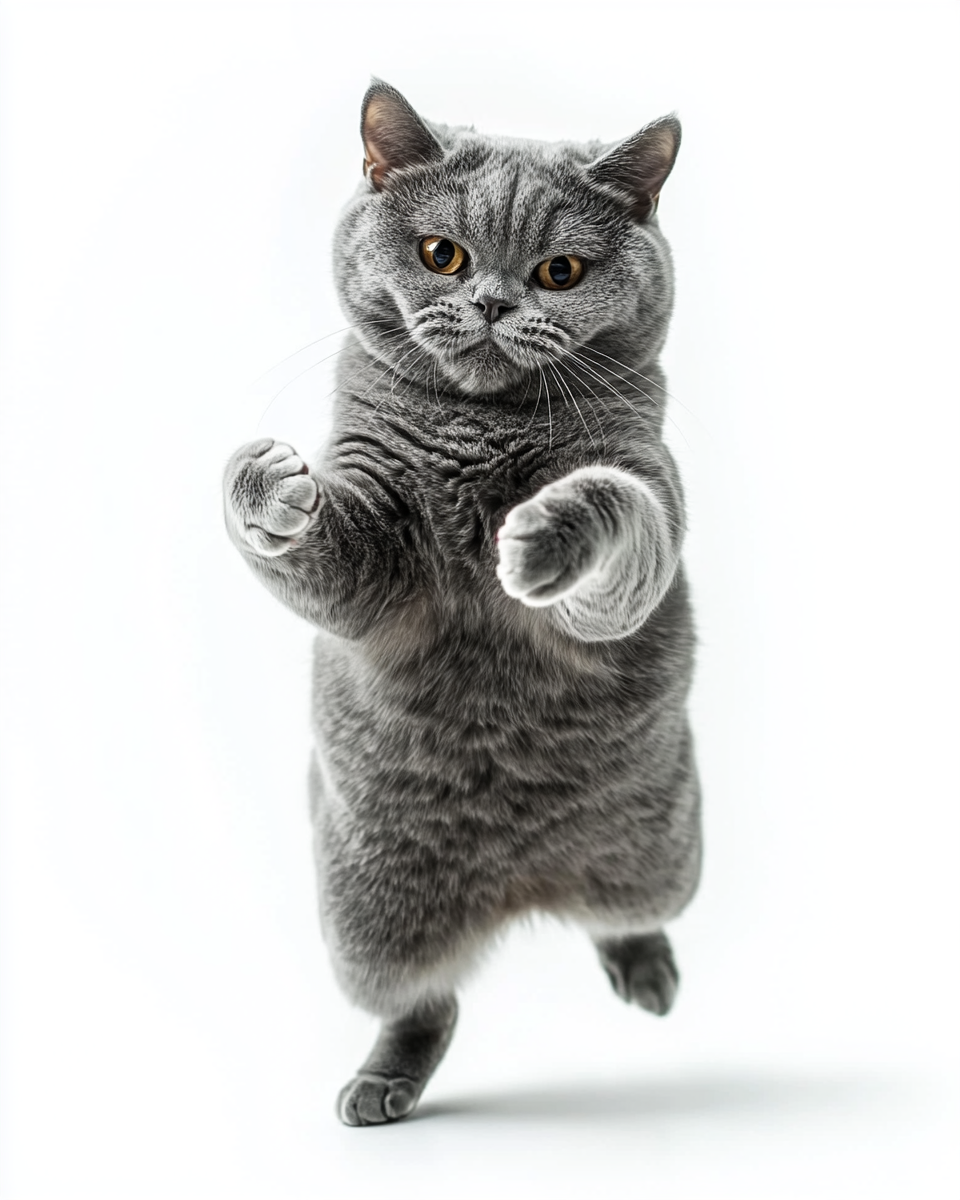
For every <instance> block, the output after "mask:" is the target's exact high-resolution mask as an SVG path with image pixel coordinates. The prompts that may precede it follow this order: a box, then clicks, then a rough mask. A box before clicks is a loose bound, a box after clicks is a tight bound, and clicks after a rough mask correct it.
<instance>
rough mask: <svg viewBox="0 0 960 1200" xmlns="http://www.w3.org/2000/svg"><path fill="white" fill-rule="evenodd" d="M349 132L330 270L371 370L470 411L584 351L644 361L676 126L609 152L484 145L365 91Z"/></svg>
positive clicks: (660, 274)
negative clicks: (358, 137) (351, 144)
mask: <svg viewBox="0 0 960 1200" xmlns="http://www.w3.org/2000/svg"><path fill="white" fill-rule="evenodd" d="M361 132H362V136H363V143H364V152H365V156H366V157H365V159H364V180H363V183H362V185H361V187H360V189H359V191H358V194H357V195H356V196H355V197H354V200H353V201H352V203H351V204H350V205H349V206H348V208H347V210H346V212H345V213H344V215H343V218H342V220H341V222H340V225H339V228H338V231H337V238H336V243H335V269H336V277H337V284H338V288H339V292H340V298H341V302H342V304H343V306H344V309H345V311H346V313H347V316H348V318H349V319H350V321H351V322H353V323H355V324H356V333H357V335H358V337H359V338H360V340H361V341H362V342H363V343H364V344H365V345H366V346H367V347H368V348H369V349H370V350H371V351H372V352H373V353H374V354H375V355H376V356H377V357H378V358H380V359H382V360H383V361H384V362H385V363H387V364H389V365H391V366H395V367H397V368H398V369H399V370H400V371H401V372H402V373H403V374H404V375H406V376H408V377H412V378H421V379H424V380H427V379H430V378H435V377H436V375H439V378H440V381H441V386H445V387H451V386H452V387H455V388H459V389H460V390H462V391H463V392H466V393H469V394H472V395H483V394H490V393H496V392H501V391H504V390H505V389H508V388H513V387H516V386H517V385H518V384H520V383H522V382H523V381H525V380H527V379H529V378H534V379H535V378H536V377H537V374H538V369H540V368H543V369H546V368H547V367H548V366H549V365H552V364H556V363H558V361H562V360H563V359H564V358H565V357H567V356H568V355H572V354H577V353H580V352H581V350H582V348H584V347H589V346H605V347H607V348H613V349H614V351H615V354H616V357H619V358H621V359H622V358H623V357H624V356H625V355H626V354H629V358H630V360H631V361H632V362H634V363H637V361H638V360H640V361H644V360H648V359H650V358H652V357H653V356H655V355H656V354H657V352H658V351H659V349H660V347H661V345H662V343H663V340H664V338H665V336H666V329H667V322H668V320H669V316H670V309H671V306H672V299H673V277H672V268H671V263H670V254H669V250H668V249H667V246H666V243H665V241H664V239H663V236H662V235H661V233H660V230H659V227H658V224H657V221H656V215H655V214H656V209H657V200H658V197H659V193H660V189H661V187H662V186H663V183H664V181H665V180H666V178H667V176H668V175H669V173H670V171H671V169H672V167H673V164H674V160H675V158H676V154H677V149H678V147H679V144H680V125H679V122H678V121H677V120H676V118H675V117H672V116H671V117H663V118H661V119H660V120H658V121H654V122H653V123H652V124H650V125H647V126H646V127H645V128H644V129H642V130H641V131H640V132H639V133H637V134H635V135H634V136H633V137H631V138H628V139H627V140H626V141H625V142H621V143H619V144H618V145H615V146H613V147H605V146H603V145H601V144H600V143H598V142H595V143H590V144H587V145H577V144H573V143H558V144H548V143H543V142H531V141H521V140H517V139H512V138H495V137H485V136H482V135H480V134H477V133H476V132H474V130H473V129H468V128H448V127H446V126H440V125H434V124H428V123H427V122H426V121H424V120H423V119H422V118H421V117H419V116H418V115H417V114H416V113H415V112H414V110H413V109H412V108H411V107H410V105H409V104H408V103H407V102H406V100H404V98H403V97H402V96H401V95H400V94H399V92H397V91H395V90H394V89H393V88H391V87H389V86H388V85H387V84H385V83H381V82H379V81H375V82H374V83H373V85H372V86H371V88H370V90H369V91H368V92H367V95H366V97H365V99H364V103H363V112H362V122H361ZM608 352H609V350H608ZM571 361H574V362H575V361H576V360H575V359H574V360H571Z"/></svg>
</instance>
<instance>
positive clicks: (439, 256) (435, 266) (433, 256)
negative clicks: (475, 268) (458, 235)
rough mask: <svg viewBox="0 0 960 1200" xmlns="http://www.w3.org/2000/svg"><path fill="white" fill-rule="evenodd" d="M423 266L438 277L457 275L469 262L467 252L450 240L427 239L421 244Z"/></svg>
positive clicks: (440, 238)
mask: <svg viewBox="0 0 960 1200" xmlns="http://www.w3.org/2000/svg"><path fill="white" fill-rule="evenodd" d="M420 257H421V258H422V259H423V265H424V266H425V267H429V268H430V270H431V271H436V272H437V274H438V275H456V273H457V271H459V270H460V268H461V267H462V266H463V264H464V263H465V262H466V261H467V252H466V250H464V248H463V247H462V246H458V245H457V243H456V242H451V241H450V239H449V238H442V237H436V236H434V237H425V238H423V240H422V241H421V242H420Z"/></svg>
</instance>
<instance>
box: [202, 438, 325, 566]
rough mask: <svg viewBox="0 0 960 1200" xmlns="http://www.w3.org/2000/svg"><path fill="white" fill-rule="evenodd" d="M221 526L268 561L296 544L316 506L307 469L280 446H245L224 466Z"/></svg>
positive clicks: (265, 442)
mask: <svg viewBox="0 0 960 1200" xmlns="http://www.w3.org/2000/svg"><path fill="white" fill-rule="evenodd" d="M223 499H224V508H225V511H226V517H227V524H228V525H229V526H230V527H231V529H232V531H233V533H234V534H235V536H236V537H237V539H238V540H239V541H240V542H241V543H242V544H243V545H244V546H245V547H247V548H248V549H250V550H253V551H254V552H255V553H256V554H261V555H264V556H266V557H274V556H276V555H278V554H284V553H285V552H286V551H287V550H289V549H290V548H291V547H293V546H295V545H297V538H298V537H299V536H301V535H302V534H303V533H304V532H306V530H307V528H308V526H309V525H310V524H311V523H312V522H313V520H314V518H315V516H316V514H317V511H318V510H319V508H320V501H321V493H320V487H319V485H318V483H317V481H316V480H315V479H314V478H313V477H312V476H311V475H310V468H309V467H308V466H307V464H306V463H305V462H304V461H303V459H302V458H300V456H299V455H298V454H297V453H296V451H295V450H294V449H293V447H292V446H288V445H287V444H286V443H285V442H275V441H274V440H273V439H272V438H262V439H261V440H260V441H257V442H249V443H248V444H247V445H246V446H241V447H240V449H239V450H238V451H237V452H236V454H234V455H233V457H232V458H231V459H230V461H229V462H228V463H227V469H226V472H225V473H224V478H223Z"/></svg>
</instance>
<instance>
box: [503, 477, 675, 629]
mask: <svg viewBox="0 0 960 1200" xmlns="http://www.w3.org/2000/svg"><path fill="white" fill-rule="evenodd" d="M657 465H659V464H656V465H654V469H652V470H651V471H649V472H647V473H646V478H641V477H640V476H639V475H635V474H632V473H630V472H627V471H624V470H621V469H619V468H616V467H606V466H597V467H583V468H581V469H579V470H576V471H573V472H571V473H570V474H569V475H566V476H564V477H563V478H562V479H559V480H557V481H556V482H555V483H552V484H549V485H548V486H547V487H545V488H542V489H541V490H540V492H538V493H537V495H536V496H534V497H533V499H532V500H530V501H528V502H526V503H525V504H522V505H519V506H518V507H517V508H516V509H514V510H513V511H512V512H511V513H510V514H509V516H508V518H507V521H506V523H505V524H504V527H503V529H502V530H501V532H500V538H499V545H500V565H499V568H498V574H499V576H500V579H501V582H502V583H503V586H504V589H505V590H506V591H507V592H508V594H510V595H513V596H516V597H517V598H518V599H520V600H521V601H522V602H523V603H525V604H527V605H529V606H531V607H540V608H544V609H545V610H546V613H545V615H546V616H547V617H548V619H550V620H552V621H553V622H554V623H555V624H556V625H557V626H558V627H559V628H560V629H562V630H563V631H564V632H565V633H567V634H568V635H569V636H571V637H574V638H577V639H578V640H580V641H605V640H610V639H614V638H621V637H626V636H627V635H628V634H630V633H633V632H635V631H636V630H637V629H639V628H640V627H641V626H642V625H643V624H644V622H645V621H646V620H647V619H648V618H649V617H650V615H651V614H652V613H653V612H654V610H655V609H656V608H657V606H658V605H659V604H660V602H661V600H662V599H663V597H664V595H665V594H666V592H667V589H668V588H669V587H670V584H671V582H672V581H673V578H674V575H675V574H676V570H677V566H678V564H679V561H680V547H681V542H682V538H683V509H682V501H681V497H680V493H679V485H678V483H677V480H676V475H675V472H674V471H671V470H670V469H669V466H668V465H667V464H663V465H662V469H659V470H657V469H656V466H657ZM670 465H672V464H670Z"/></svg>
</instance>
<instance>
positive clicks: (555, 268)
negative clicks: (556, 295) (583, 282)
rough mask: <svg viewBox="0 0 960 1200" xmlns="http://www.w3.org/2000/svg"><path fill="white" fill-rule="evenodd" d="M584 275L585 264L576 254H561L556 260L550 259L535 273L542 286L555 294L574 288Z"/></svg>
mask: <svg viewBox="0 0 960 1200" xmlns="http://www.w3.org/2000/svg"><path fill="white" fill-rule="evenodd" d="M582 274H583V263H582V262H581V261H580V259H579V258H577V256H576V255H575V254H560V255H558V256H557V257H556V258H548V259H547V261H546V262H542V263H541V264H540V266H539V267H537V269H536V271H534V275H536V277H537V282H538V283H539V284H540V286H541V287H545V288H550V290H551V291H553V292H559V291H563V289H564V288H572V287H573V285H574V284H575V283H578V282H579V280H580V276H581V275H582Z"/></svg>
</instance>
